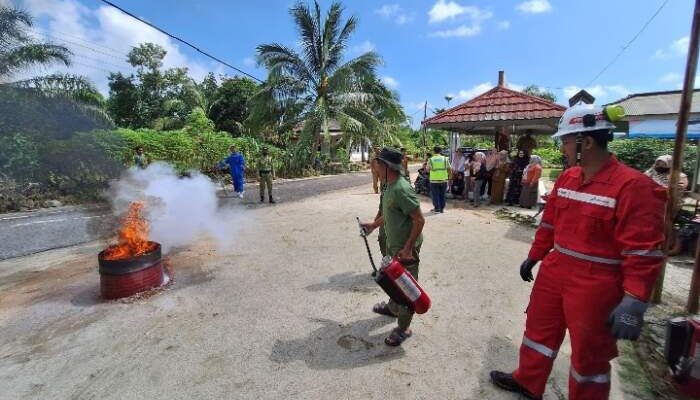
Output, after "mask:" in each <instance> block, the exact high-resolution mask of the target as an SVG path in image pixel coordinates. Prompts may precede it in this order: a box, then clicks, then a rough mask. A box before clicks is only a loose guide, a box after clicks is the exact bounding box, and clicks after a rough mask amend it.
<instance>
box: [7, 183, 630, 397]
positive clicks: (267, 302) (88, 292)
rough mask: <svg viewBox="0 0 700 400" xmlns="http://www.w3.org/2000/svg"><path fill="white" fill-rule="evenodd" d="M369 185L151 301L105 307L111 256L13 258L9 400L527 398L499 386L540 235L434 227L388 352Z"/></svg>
mask: <svg viewBox="0 0 700 400" xmlns="http://www.w3.org/2000/svg"><path fill="white" fill-rule="evenodd" d="M358 175H359V174H358ZM350 179H359V178H350ZM364 179H365V182H367V183H366V184H365V185H363V186H358V187H353V188H350V189H344V190H337V191H329V192H327V193H325V194H322V195H319V196H311V197H306V198H304V200H303V201H289V200H287V201H282V202H281V203H280V204H277V205H275V206H269V205H261V206H255V207H250V209H248V210H247V211H246V215H247V218H246V221H248V223H247V225H246V226H245V227H242V228H241V229H240V233H239V237H238V238H237V240H236V244H235V246H233V247H232V248H230V249H228V250H226V251H216V250H214V248H215V246H214V244H213V243H212V242H210V241H208V240H205V239H202V240H201V241H199V242H198V243H196V244H194V245H192V246H191V247H188V248H183V249H179V250H177V251H175V252H173V253H171V254H170V262H171V263H172V266H173V268H174V270H175V282H174V284H173V285H171V286H170V287H169V288H168V289H167V290H164V291H162V292H160V293H157V294H155V295H154V296H152V297H150V298H145V299H138V300H134V301H131V302H100V301H99V299H98V293H99V277H98V274H97V270H96V264H97V260H96V254H97V252H98V251H99V250H100V249H101V248H102V247H103V246H104V244H103V243H100V242H92V243H89V244H83V245H79V246H74V247H70V248H65V249H60V250H52V251H47V252H43V253H40V254H36V255H32V256H27V257H22V258H16V259H13V260H6V261H0V293H2V294H3V295H2V296H0V330H1V331H2V332H3V334H2V335H0V393H2V396H0V397H2V398H3V399H5V398H7V399H25V398H36V399H68V398H70V399H98V398H99V399H188V400H189V399H214V398H231V399H283V398H284V399H289V398H292V399H331V398H332V399H386V398H392V399H393V398H395V399H399V398H400V399H516V398H517V396H512V395H510V394H507V393H504V392H501V391H498V390H496V389H494V388H493V387H492V386H491V384H490V383H489V382H488V371H489V370H491V369H493V368H500V369H505V370H508V369H511V368H513V367H514V366H515V363H516V359H517V351H518V347H519V345H520V340H521V335H522V329H523V326H524V314H523V311H524V309H525V306H526V304H527V300H528V296H529V293H530V289H531V287H532V286H531V284H527V283H524V282H522V281H521V280H520V278H519V276H518V274H517V266H518V265H519V264H520V262H521V259H522V257H523V256H524V255H525V254H526V253H527V250H528V248H529V243H530V242H531V240H532V237H533V234H534V231H533V230H531V229H528V228H525V227H521V226H517V225H514V224H511V223H509V222H507V221H500V220H497V219H496V218H495V217H494V216H493V214H492V213H491V211H492V210H489V209H488V208H481V209H479V211H476V212H475V211H472V210H466V209H464V208H462V207H461V206H459V205H458V206H455V205H454V204H452V203H449V204H448V207H447V210H446V213H445V214H442V215H428V216H427V218H426V221H427V223H426V227H425V231H424V232H425V243H424V245H423V249H422V253H421V258H422V262H421V270H420V281H421V282H422V284H423V285H424V287H425V289H426V290H427V291H428V293H429V294H430V296H431V298H432V300H433V307H432V309H431V310H430V311H429V312H428V313H427V314H424V315H421V316H417V317H416V318H415V319H414V323H413V326H412V327H413V329H414V336H413V337H412V338H410V339H408V340H407V341H406V342H405V343H404V345H403V346H402V347H400V348H389V347H387V346H385V345H384V344H383V339H384V337H385V336H386V335H387V333H388V332H389V331H390V330H391V329H392V328H393V326H394V324H395V322H393V321H392V320H391V319H389V318H387V317H382V316H378V315H376V314H373V313H371V311H370V309H371V306H372V304H374V303H375V302H377V301H379V300H383V299H384V296H383V295H382V293H381V291H380V289H379V288H378V287H377V286H376V285H375V284H374V283H373V282H372V280H371V278H370V276H369V272H370V267H369V263H368V260H367V255H366V253H365V250H364V244H363V243H362V241H361V239H360V238H359V235H358V232H357V226H356V223H355V216H356V215H360V216H361V217H365V218H369V217H371V216H373V215H374V213H375V212H376V207H377V201H378V197H377V196H376V195H374V194H372V193H370V191H371V182H368V178H367V177H366V176H365V177H364ZM249 190H250V189H249ZM310 190H311V189H310ZM253 194H255V195H257V194H256V193H253V192H252V190H251V191H250V192H249V195H250V196H252V195H253ZM279 197H280V199H282V200H284V199H285V194H284V185H280V187H279ZM236 201H238V200H236V199H231V200H230V201H224V205H223V207H229V206H232V207H240V206H237V205H235V202H236ZM422 208H423V210H425V211H427V210H429V209H430V208H431V206H430V204H429V201H428V200H427V198H425V197H423V204H422ZM371 244H372V247H373V249H374V252H375V258H376V257H378V254H379V252H378V247H377V245H376V241H375V240H374V238H373V240H372V242H371ZM569 354H570V353H569V346H568V342H565V344H564V345H563V346H562V349H561V352H560V355H559V358H558V359H557V361H556V364H555V369H554V372H553V374H552V378H551V380H550V383H549V385H548V388H547V393H546V395H545V398H546V399H561V398H565V396H566V392H567V378H568V362H569ZM613 389H614V394H613V396H612V397H611V398H613V399H625V397H624V396H622V395H621V394H620V393H619V388H618V387H617V384H615V385H614V387H613Z"/></svg>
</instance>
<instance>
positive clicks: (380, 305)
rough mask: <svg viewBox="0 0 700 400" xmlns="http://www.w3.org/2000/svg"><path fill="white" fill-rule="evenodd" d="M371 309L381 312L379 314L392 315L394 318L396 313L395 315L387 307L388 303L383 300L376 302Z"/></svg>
mask: <svg viewBox="0 0 700 400" xmlns="http://www.w3.org/2000/svg"><path fill="white" fill-rule="evenodd" d="M372 311H373V312H375V313H377V314H381V315H386V316H387V317H392V318H396V317H398V315H396V314H395V313H394V312H393V311H391V309H390V308H389V305H388V304H386V303H385V302H383V301H382V302H381V303H377V304H375V305H374V307H372Z"/></svg>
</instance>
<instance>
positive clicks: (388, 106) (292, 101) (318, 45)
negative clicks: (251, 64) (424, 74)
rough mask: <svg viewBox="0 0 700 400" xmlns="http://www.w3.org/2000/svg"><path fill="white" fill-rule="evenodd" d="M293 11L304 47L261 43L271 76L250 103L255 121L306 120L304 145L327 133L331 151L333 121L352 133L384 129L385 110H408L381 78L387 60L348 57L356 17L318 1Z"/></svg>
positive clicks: (370, 55)
mask: <svg viewBox="0 0 700 400" xmlns="http://www.w3.org/2000/svg"><path fill="white" fill-rule="evenodd" d="M290 14H291V15H292V17H293V19H294V23H295V24H296V28H297V31H298V33H299V39H298V43H299V51H297V50H295V49H293V48H290V47H288V46H285V45H283V44H280V43H271V44H262V45H260V46H258V47H257V52H258V62H259V63H260V64H261V65H263V66H265V67H266V68H267V70H268V73H269V75H268V78H267V81H266V82H265V83H264V84H263V85H261V89H260V91H259V92H258V93H256V95H255V96H253V98H252V99H251V101H250V103H249V104H250V108H251V120H252V121H258V122H260V121H261V120H262V121H268V122H271V121H270V119H273V120H274V121H272V122H273V123H274V124H276V125H277V128H278V129H282V130H284V129H289V128H290V127H294V126H298V125H299V124H302V126H303V128H302V143H307V145H309V146H314V145H315V144H318V143H320V142H321V136H322V135H323V138H324V140H323V142H324V148H325V149H326V151H327V152H329V153H330V134H329V123H330V121H332V120H335V121H337V122H338V124H340V127H341V128H342V130H343V131H344V132H346V133H348V134H351V135H352V134H356V133H362V132H376V131H380V130H382V129H385V124H384V121H382V119H381V116H382V115H381V114H382V113H384V114H391V115H396V114H401V115H402V114H403V111H402V110H401V106H400V105H399V104H398V102H397V101H396V98H395V96H393V95H392V93H391V91H390V90H388V89H387V88H386V87H385V86H384V85H383V84H382V83H381V81H380V80H379V79H378V78H377V75H376V68H377V67H378V66H379V65H381V63H382V60H381V58H380V57H379V55H378V54H377V53H375V52H374V51H369V52H366V53H364V54H362V55H360V56H358V57H356V58H353V59H350V60H347V61H346V60H345V57H344V56H345V53H346V50H347V46H348V42H349V40H350V37H351V35H352V34H353V32H354V31H355V28H356V27H357V19H356V18H355V17H354V16H351V17H350V18H348V19H347V20H345V21H343V18H342V16H343V7H342V6H341V4H340V3H338V2H335V3H333V4H332V5H331V6H330V8H329V9H328V12H327V13H326V15H325V18H323V17H322V15H321V8H320V6H319V4H318V2H317V1H314V5H313V8H312V9H310V8H309V7H308V6H307V5H306V4H305V3H303V2H298V3H296V4H295V5H294V6H293V7H292V8H291V9H290ZM380 111H381V112H380ZM261 116H262V117H261ZM312 153H313V152H308V154H312Z"/></svg>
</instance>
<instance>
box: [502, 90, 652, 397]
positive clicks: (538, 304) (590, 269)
mask: <svg viewBox="0 0 700 400" xmlns="http://www.w3.org/2000/svg"><path fill="white" fill-rule="evenodd" d="M606 118H607V117H606V113H605V111H604V109H603V108H601V107H597V106H594V105H592V104H577V105H575V106H573V107H571V108H569V109H568V110H567V111H566V112H564V115H563V116H562V118H561V120H560V121H559V129H558V131H557V132H556V133H555V134H554V137H560V138H561V140H562V152H564V153H566V155H567V158H568V160H569V165H570V166H571V167H570V168H569V169H567V170H566V171H565V172H563V173H562V174H561V176H560V177H559V179H557V181H556V183H555V184H554V189H553V190H552V192H551V194H550V196H549V199H548V200H547V205H546V206H545V209H544V215H543V217H542V223H541V224H540V226H539V228H538V229H537V233H536V234H535V241H534V243H533V244H532V248H531V249H530V253H529V255H528V257H527V259H526V260H525V261H524V262H523V263H522V265H521V266H520V276H521V278H522V279H523V280H524V281H528V282H529V281H532V279H533V277H532V269H533V268H534V266H535V265H536V264H537V262H538V261H542V265H541V267H540V270H539V273H538V274H537V279H536V280H535V284H534V287H533V289H532V294H531V295H530V304H529V305H528V307H527V322H526V323H525V334H524V336H523V341H522V345H521V346H520V361H519V366H518V368H517V369H516V370H515V371H514V372H513V373H512V374H509V373H504V372H500V371H491V380H492V382H493V383H494V384H495V385H496V386H498V387H500V388H502V389H505V390H508V391H511V392H516V393H520V394H523V395H524V396H525V397H527V398H529V399H539V398H541V397H542V394H543V392H544V388H545V384H546V383H547V378H548V376H549V373H550V371H551V369H552V365H553V363H554V359H555V357H556V356H557V352H558V351H559V346H560V345H561V343H562V341H563V339H564V335H565V333H566V330H567V329H568V331H569V337H570V338H571V350H572V351H571V368H570V373H569V399H572V400H586V399H595V400H605V399H607V398H608V394H609V391H610V360H612V359H613V358H615V357H616V356H617V347H616V343H615V341H616V340H619V339H629V340H636V339H637V338H638V337H639V335H640V332H641V329H642V324H643V321H644V313H645V311H646V309H647V301H648V300H649V297H650V296H651V292H652V289H653V287H654V283H655V282H656V278H657V276H658V274H659V271H660V267H661V263H662V262H663V252H662V251H661V247H662V246H663V242H664V234H663V231H664V202H665V201H666V199H665V193H664V191H663V189H661V188H660V187H659V186H658V185H656V184H654V183H653V182H652V181H651V180H650V179H649V178H648V177H646V176H644V175H643V174H641V173H640V172H638V171H636V170H634V169H632V168H630V167H628V166H626V165H624V164H622V163H620V162H619V161H618V160H617V159H616V158H615V156H614V155H612V154H611V153H609V152H608V142H609V141H610V140H612V129H613V128H614V127H615V125H614V124H613V123H612V122H609V121H608V120H607V119H606ZM577 155H580V158H579V157H577ZM576 160H581V161H580V165H579V166H576Z"/></svg>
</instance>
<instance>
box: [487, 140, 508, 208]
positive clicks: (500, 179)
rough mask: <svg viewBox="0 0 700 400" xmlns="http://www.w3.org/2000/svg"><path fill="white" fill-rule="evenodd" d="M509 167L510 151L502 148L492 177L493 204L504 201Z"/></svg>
mask: <svg viewBox="0 0 700 400" xmlns="http://www.w3.org/2000/svg"><path fill="white" fill-rule="evenodd" d="M508 169H509V167H508V151H506V150H501V151H499V152H498V158H497V159H496V165H495V167H494V168H493V174H492V178H491V204H501V203H503V192H504V189H505V186H506V177H507V176H508Z"/></svg>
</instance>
